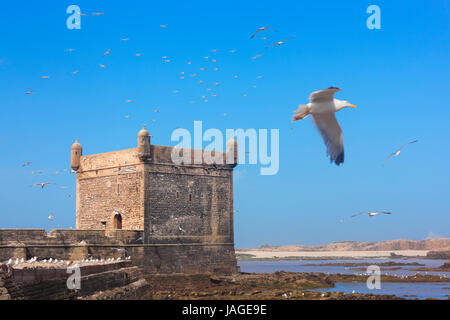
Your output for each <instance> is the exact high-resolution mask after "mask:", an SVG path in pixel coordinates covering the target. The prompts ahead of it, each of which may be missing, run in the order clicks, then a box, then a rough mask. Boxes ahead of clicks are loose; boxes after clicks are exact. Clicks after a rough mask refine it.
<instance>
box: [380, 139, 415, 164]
mask: <svg viewBox="0 0 450 320" xmlns="http://www.w3.org/2000/svg"><path fill="white" fill-rule="evenodd" d="M418 141H419V140H413V141H410V142H408V143H405V144H404V145H402V146H401V147H400V148H398V149H397V150H395V152H393V153H391V154H390V155H389V157H387V159H386V160H384V164H383V165H385V164H386V163H387V162H388V161H389V160H390V159H391V158H392V157H398V156H399V155H400V153H401V152H402V149H403V148H404V147H406V146H407V145H409V144H413V143H416V142H418Z"/></svg>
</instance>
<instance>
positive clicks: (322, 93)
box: [309, 87, 341, 103]
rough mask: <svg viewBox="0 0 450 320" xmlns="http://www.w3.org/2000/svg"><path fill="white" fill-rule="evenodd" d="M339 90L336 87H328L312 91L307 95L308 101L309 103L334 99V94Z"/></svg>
mask: <svg viewBox="0 0 450 320" xmlns="http://www.w3.org/2000/svg"><path fill="white" fill-rule="evenodd" d="M339 90H341V89H339V88H336V87H329V88H328V89H324V90H318V91H314V92H313V93H311V94H310V95H309V101H310V102H311V103H314V102H324V101H332V100H333V99H334V94H335V93H336V92H338V91H339Z"/></svg>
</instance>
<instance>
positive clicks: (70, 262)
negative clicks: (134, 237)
mask: <svg viewBox="0 0 450 320" xmlns="http://www.w3.org/2000/svg"><path fill="white" fill-rule="evenodd" d="M121 260H122V258H121V257H117V258H107V259H94V258H92V257H91V258H89V259H82V260H77V261H73V260H63V259H59V260H58V259H56V258H55V259H53V258H49V259H43V260H39V261H38V258H37V257H33V258H31V259H29V260H25V259H24V258H20V259H19V258H16V259H13V258H10V259H9V260H8V261H6V265H7V266H17V265H20V264H23V263H26V264H33V263H35V262H37V263H41V264H47V265H49V264H53V265H63V266H64V265H65V266H74V267H77V266H78V265H82V264H86V263H104V262H117V261H121ZM124 260H131V256H128V257H126V258H124Z"/></svg>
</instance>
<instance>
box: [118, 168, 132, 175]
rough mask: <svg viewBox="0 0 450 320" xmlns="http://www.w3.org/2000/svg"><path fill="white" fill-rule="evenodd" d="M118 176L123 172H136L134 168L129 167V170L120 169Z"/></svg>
mask: <svg viewBox="0 0 450 320" xmlns="http://www.w3.org/2000/svg"><path fill="white" fill-rule="evenodd" d="M118 172H119V174H122V173H124V172H136V169H135V167H131V168H120V169H119V170H118Z"/></svg>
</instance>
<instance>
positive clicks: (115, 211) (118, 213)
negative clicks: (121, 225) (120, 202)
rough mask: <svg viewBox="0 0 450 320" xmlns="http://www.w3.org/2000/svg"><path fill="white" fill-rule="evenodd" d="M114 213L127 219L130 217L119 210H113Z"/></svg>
mask: <svg viewBox="0 0 450 320" xmlns="http://www.w3.org/2000/svg"><path fill="white" fill-rule="evenodd" d="M112 212H113V213H114V214H117V215H124V216H125V217H126V218H128V216H127V215H126V214H125V213H123V212H120V211H117V210H113V211H112Z"/></svg>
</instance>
